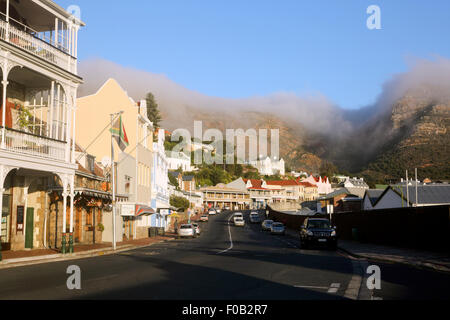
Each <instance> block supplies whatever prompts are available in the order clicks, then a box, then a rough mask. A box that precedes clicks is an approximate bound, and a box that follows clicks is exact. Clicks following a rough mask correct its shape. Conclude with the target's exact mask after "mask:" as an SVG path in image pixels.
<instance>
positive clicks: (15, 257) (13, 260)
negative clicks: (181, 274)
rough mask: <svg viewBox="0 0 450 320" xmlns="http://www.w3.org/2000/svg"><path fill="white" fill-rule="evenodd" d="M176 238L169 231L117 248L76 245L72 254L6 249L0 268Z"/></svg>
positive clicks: (87, 255)
mask: <svg viewBox="0 0 450 320" xmlns="http://www.w3.org/2000/svg"><path fill="white" fill-rule="evenodd" d="M175 238H176V235H175V234H173V233H167V234H166V235H164V236H157V237H154V238H145V239H137V240H128V241H123V242H118V243H117V244H116V250H114V249H113V248H112V243H101V244H88V245H75V246H74V253H72V254H62V253H60V251H59V250H53V249H39V250H20V251H4V252H2V257H3V259H2V261H0V269H6V268H14V267H21V266H26V265H33V264H41V263H48V262H57V261H64V260H74V259H82V258H89V257H95V256H103V255H109V254H115V253H119V252H123V251H127V250H132V249H136V248H141V247H146V246H150V245H153V244H155V243H160V242H164V241H171V240H174V239H175Z"/></svg>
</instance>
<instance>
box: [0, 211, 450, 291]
mask: <svg viewBox="0 0 450 320" xmlns="http://www.w3.org/2000/svg"><path fill="white" fill-rule="evenodd" d="M245 216H246V218H247V214H245ZM230 217H231V213H222V214H220V215H218V216H214V217H211V219H210V221H209V222H208V223H202V224H201V228H202V231H203V233H202V235H201V236H200V237H199V238H197V239H180V240H175V241H169V242H165V243H160V244H156V245H153V246H150V247H147V248H141V249H137V250H133V251H128V252H122V253H119V254H116V255H109V256H103V257H95V258H89V259H82V260H74V261H64V262H55V263H47V264H40V265H32V266H26V267H19V268H13V269H5V270H0V299H38V300H41V299H124V300H126V299H152V300H315V299H320V300H335V299H347V298H348V293H349V292H351V290H350V289H349V288H350V287H351V284H352V283H353V284H354V281H355V261H354V260H353V261H352V260H351V259H349V257H347V256H345V255H343V254H341V253H339V252H335V251H330V250H316V249H312V250H301V249H299V242H298V240H297V239H295V238H291V237H283V236H271V235H270V234H268V233H264V232H261V230H260V226H259V225H247V226H246V227H244V228H238V227H234V226H231V225H230V224H229V218H230ZM70 265H77V266H79V267H80V269H81V290H68V289H67V285H66V281H67V278H68V277H69V275H68V274H67V273H66V270H67V268H68V267H69V266H70ZM380 267H381V270H382V274H381V276H382V279H383V277H384V276H385V277H386V278H385V279H383V280H382V290H377V291H376V292H374V293H373V296H375V298H382V299H416V298H417V299H423V298H425V299H434V298H437V299H449V295H448V293H447V291H448V285H449V284H450V282H449V281H450V276H449V275H447V274H442V273H436V272H428V271H422V270H416V269H411V268H408V267H404V266H400V265H383V266H380ZM352 279H353V281H352ZM349 290H350V291H349ZM366 291H367V292H368V290H366ZM362 292H364V286H363V287H362V290H361V291H360V298H361V293H362ZM357 295H358V294H356V296H357ZM356 296H355V297H356ZM366 297H367V296H366Z"/></svg>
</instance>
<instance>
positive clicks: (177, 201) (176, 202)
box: [170, 196, 190, 211]
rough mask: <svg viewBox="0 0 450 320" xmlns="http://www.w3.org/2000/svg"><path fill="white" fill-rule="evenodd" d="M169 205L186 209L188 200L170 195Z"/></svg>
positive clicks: (188, 204)
mask: <svg viewBox="0 0 450 320" xmlns="http://www.w3.org/2000/svg"><path fill="white" fill-rule="evenodd" d="M170 205H171V206H173V207H175V208H178V209H180V210H183V211H185V210H187V209H188V208H189V206H190V203H189V200H188V199H186V198H183V197H177V196H171V197H170Z"/></svg>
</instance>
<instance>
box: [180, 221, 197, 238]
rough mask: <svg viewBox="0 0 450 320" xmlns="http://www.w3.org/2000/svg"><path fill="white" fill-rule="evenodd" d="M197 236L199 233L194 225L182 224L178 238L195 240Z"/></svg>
mask: <svg viewBox="0 0 450 320" xmlns="http://www.w3.org/2000/svg"><path fill="white" fill-rule="evenodd" d="M196 236H197V232H196V230H195V227H194V226H193V225H192V224H182V225H181V226H180V228H179V229H178V238H186V237H190V238H195V237H196Z"/></svg>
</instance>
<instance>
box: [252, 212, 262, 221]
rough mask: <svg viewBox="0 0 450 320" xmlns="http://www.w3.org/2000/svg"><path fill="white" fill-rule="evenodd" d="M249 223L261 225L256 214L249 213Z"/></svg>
mask: <svg viewBox="0 0 450 320" xmlns="http://www.w3.org/2000/svg"><path fill="white" fill-rule="evenodd" d="M250 222H251V223H261V218H260V216H259V213H258V212H252V213H250Z"/></svg>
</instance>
